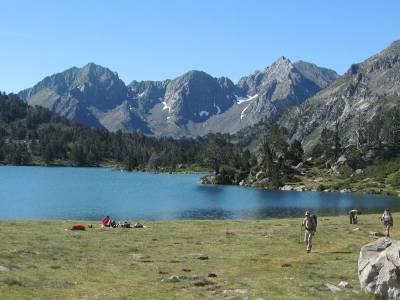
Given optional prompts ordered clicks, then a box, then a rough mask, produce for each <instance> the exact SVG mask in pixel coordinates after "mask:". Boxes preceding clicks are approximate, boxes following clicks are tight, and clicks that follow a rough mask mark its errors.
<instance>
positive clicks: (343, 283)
mask: <svg viewBox="0 0 400 300" xmlns="http://www.w3.org/2000/svg"><path fill="white" fill-rule="evenodd" d="M338 286H339V287H341V288H344V289H350V288H352V286H351V284H350V283H349V282H347V281H341V282H339V284H338Z"/></svg>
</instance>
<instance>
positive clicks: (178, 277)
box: [168, 275, 186, 282]
mask: <svg viewBox="0 0 400 300" xmlns="http://www.w3.org/2000/svg"><path fill="white" fill-rule="evenodd" d="M184 279H186V276H184V275H174V276H171V277H169V278H168V281H169V282H180V281H182V280H184Z"/></svg>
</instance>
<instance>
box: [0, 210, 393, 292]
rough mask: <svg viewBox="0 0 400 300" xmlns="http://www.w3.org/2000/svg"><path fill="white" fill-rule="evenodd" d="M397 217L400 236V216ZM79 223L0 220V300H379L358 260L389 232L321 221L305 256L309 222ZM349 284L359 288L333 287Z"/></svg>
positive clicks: (375, 225)
mask: <svg viewBox="0 0 400 300" xmlns="http://www.w3.org/2000/svg"><path fill="white" fill-rule="evenodd" d="M394 218H395V230H394V231H393V236H394V237H395V238H400V234H399V231H398V229H396V225H397V224H396V220H397V219H399V218H400V214H394ZM73 223H74V222H73V221H1V222H0V225H1V226H0V240H1V248H0V266H3V267H5V268H7V269H8V271H6V272H0V299H207V298H210V299H258V298H261V299H372V297H370V296H367V295H365V294H363V293H362V292H360V291H359V284H358V277H357V259H358V255H359V251H360V247H361V246H362V245H364V244H366V243H368V242H370V241H372V240H374V239H375V238H373V237H370V236H369V233H368V232H369V231H371V230H380V231H382V232H383V228H382V225H381V224H380V223H379V221H378V215H362V216H360V220H359V224H358V225H350V224H348V217H347V216H339V217H320V218H319V221H318V223H319V224H318V231H317V233H316V236H315V237H314V246H313V251H312V253H310V254H307V253H306V249H305V245H304V244H303V243H301V242H300V239H301V236H300V223H301V219H274V220H260V221H160V222H144V224H145V225H146V228H143V229H123V228H115V229H101V228H100V225H99V224H97V223H93V225H94V228H91V229H90V228H89V229H87V230H86V231H83V232H77V231H75V232H72V231H65V230H64V229H65V228H67V227H69V226H71V225H72V224H73ZM88 223H89V222H83V224H88ZM355 228H359V229H358V230H354V229H355ZM174 276H175V277H174ZM341 280H345V281H348V282H350V283H351V285H352V286H353V288H348V289H342V291H341V292H337V293H332V292H331V291H329V290H328V289H327V288H326V287H325V283H332V284H334V285H338V283H339V282H340V281H341Z"/></svg>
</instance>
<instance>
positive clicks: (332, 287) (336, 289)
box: [325, 283, 341, 293]
mask: <svg viewBox="0 0 400 300" xmlns="http://www.w3.org/2000/svg"><path fill="white" fill-rule="evenodd" d="M325 286H326V287H327V289H328V290H330V291H331V292H332V293H337V292H340V291H341V289H340V288H338V287H337V286H336V285H333V284H331V283H325Z"/></svg>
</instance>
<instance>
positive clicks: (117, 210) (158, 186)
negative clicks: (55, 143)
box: [0, 166, 400, 220]
mask: <svg viewBox="0 0 400 300" xmlns="http://www.w3.org/2000/svg"><path fill="white" fill-rule="evenodd" d="M200 177H201V175H198V174H196V175H194V174H189V175H188V174H174V175H171V174H152V173H128V172H120V171H112V170H110V169H102V168H53V167H51V168H50V167H47V168H46V167H11V166H2V167H0V219H79V220H81V219H82V220H98V219H100V218H101V217H102V216H104V215H106V214H108V215H110V216H111V217H112V218H115V219H130V220H135V219H139V220H140V219H142V220H165V219H263V218H271V217H281V216H283V217H289V216H295V217H297V216H301V215H302V213H303V212H304V210H306V209H312V210H313V211H314V212H316V213H317V214H319V215H336V214H344V213H346V212H347V211H348V210H349V209H350V208H359V209H361V210H362V211H363V212H381V211H382V210H383V209H384V208H385V207H390V208H391V209H392V210H393V211H399V210H400V199H399V198H397V197H386V196H375V195H361V194H350V193H323V192H322V193H319V192H283V191H266V190H262V189H252V188H241V187H231V186H205V185H201V184H199V183H198V179H199V178H200Z"/></svg>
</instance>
